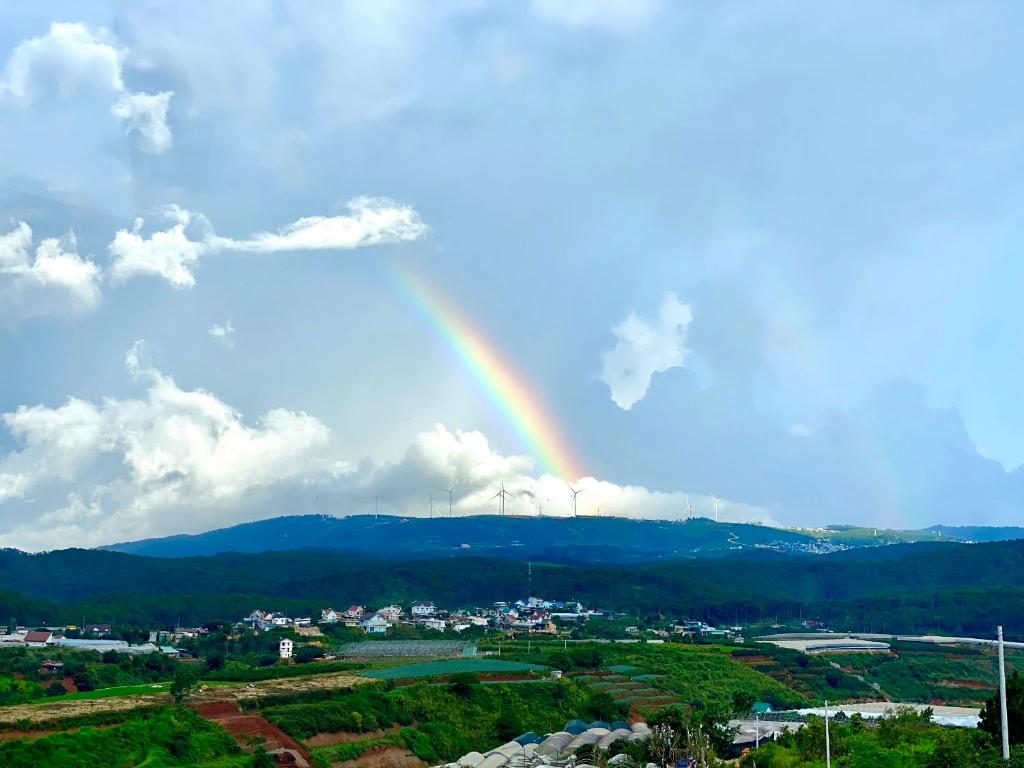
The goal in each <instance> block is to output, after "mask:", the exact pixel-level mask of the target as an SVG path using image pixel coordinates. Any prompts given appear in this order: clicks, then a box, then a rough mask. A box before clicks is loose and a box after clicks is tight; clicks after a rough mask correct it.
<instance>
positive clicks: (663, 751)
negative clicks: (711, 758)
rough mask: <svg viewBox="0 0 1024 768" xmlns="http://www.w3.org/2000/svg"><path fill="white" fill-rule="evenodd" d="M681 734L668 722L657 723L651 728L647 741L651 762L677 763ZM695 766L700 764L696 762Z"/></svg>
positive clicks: (660, 763) (659, 763)
mask: <svg viewBox="0 0 1024 768" xmlns="http://www.w3.org/2000/svg"><path fill="white" fill-rule="evenodd" d="M680 742H681V738H680V734H679V733H678V732H677V731H675V730H674V729H673V728H672V726H670V725H667V724H662V725H656V726H654V727H653V728H652V729H651V736H650V739H648V742H647V752H648V754H649V755H650V758H651V762H653V763H657V764H658V765H675V764H676V762H677V761H678V760H679V754H680V751H681V743H680ZM694 765H695V766H698V765H700V764H699V763H695V764H694Z"/></svg>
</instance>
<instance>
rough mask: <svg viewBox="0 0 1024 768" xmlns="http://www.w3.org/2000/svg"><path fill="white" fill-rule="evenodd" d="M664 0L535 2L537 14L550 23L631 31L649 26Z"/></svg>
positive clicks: (536, 0)
mask: <svg viewBox="0 0 1024 768" xmlns="http://www.w3.org/2000/svg"><path fill="white" fill-rule="evenodd" d="M660 7H661V0H534V1H533V8H534V11H535V12H536V13H537V14H538V15H539V16H541V17H542V18H545V19H547V20H549V21H554V22H557V23H559V24H565V25H566V26H570V27H600V28H604V29H612V30H622V31H631V30H635V29H638V28H640V27H642V26H643V25H645V24H646V23H647V22H648V21H650V19H651V18H652V17H653V16H654V15H655V13H657V11H658V9H659V8H660Z"/></svg>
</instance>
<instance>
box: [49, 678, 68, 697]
mask: <svg viewBox="0 0 1024 768" xmlns="http://www.w3.org/2000/svg"><path fill="white" fill-rule="evenodd" d="M65 693H67V690H66V689H65V688H64V686H63V685H61V684H60V683H58V682H56V681H54V682H52V683H50V685H49V686H47V688H46V695H47V696H63V695H64V694H65Z"/></svg>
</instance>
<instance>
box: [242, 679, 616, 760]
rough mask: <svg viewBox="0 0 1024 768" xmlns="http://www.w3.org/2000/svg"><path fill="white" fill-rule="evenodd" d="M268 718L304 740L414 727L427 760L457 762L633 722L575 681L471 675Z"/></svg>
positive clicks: (300, 705)
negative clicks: (597, 724)
mask: <svg viewBox="0 0 1024 768" xmlns="http://www.w3.org/2000/svg"><path fill="white" fill-rule="evenodd" d="M262 714H263V716H264V717H266V718H267V719H268V720H270V721H271V722H273V723H274V724H275V725H278V726H279V727H280V728H282V729H283V730H284V731H286V732H287V733H289V734H291V735H292V736H294V737H296V738H309V737H311V736H314V735H315V734H317V733H333V732H338V731H346V732H353V733H368V732H370V731H376V730H379V729H387V728H391V727H393V726H395V725H399V726H404V727H409V728H411V727H412V726H413V725H414V724H415V728H412V729H411V731H410V732H409V733H406V734H405V735H404V736H403V737H402V739H403V744H405V745H406V746H407V747H408V748H409V749H411V750H412V751H413V752H414V753H415V754H416V755H417V756H419V757H421V758H422V759H424V760H427V761H428V762H429V761H434V762H436V761H438V760H454V759H456V758H458V757H460V756H461V755H463V754H465V753H466V752H470V751H473V750H475V749H481V748H487V747H488V745H492V746H493V745H497V744H500V743H503V742H505V741H508V740H509V739H512V738H515V737H516V736H519V735H521V734H523V733H525V732H526V731H530V730H533V731H537V732H550V731H556V730H559V729H560V728H562V727H563V726H564V725H565V723H566V722H567V721H568V720H571V719H573V718H577V717H579V718H584V719H602V720H614V719H618V718H621V717H623V716H624V715H625V710H624V708H623V707H621V706H619V705H616V704H615V703H614V702H613V701H612V700H611V698H610V697H608V696H607V695H604V694H601V693H599V692H597V691H592V690H589V689H587V688H585V687H584V686H581V685H577V684H575V683H573V682H571V681H568V680H561V681H551V682H537V683H530V684H528V685H516V684H486V685H485V684H480V683H477V682H475V681H474V680H473V679H472V678H469V677H468V676H464V677H460V678H459V679H456V680H454V681H453V682H451V683H450V684H448V685H446V686H438V685H431V684H426V683H418V684H415V685H410V686H407V687H400V688H395V687H393V686H390V685H388V684H387V683H377V684H372V685H362V686H359V687H357V688H356V689H354V690H351V691H342V692H329V693H318V694H316V695H311V696H310V695H306V696H296V697H292V701H291V703H282V702H281V700H280V699H279V700H278V701H276V702H269V703H268V705H264V706H263V708H262Z"/></svg>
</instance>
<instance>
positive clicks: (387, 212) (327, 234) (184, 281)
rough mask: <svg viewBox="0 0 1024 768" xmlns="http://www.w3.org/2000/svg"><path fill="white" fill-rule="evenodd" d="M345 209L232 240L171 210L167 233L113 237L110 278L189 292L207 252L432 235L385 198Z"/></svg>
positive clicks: (138, 226) (332, 246) (197, 217)
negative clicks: (153, 281) (146, 279)
mask: <svg viewBox="0 0 1024 768" xmlns="http://www.w3.org/2000/svg"><path fill="white" fill-rule="evenodd" d="M346 207H347V209H348V211H349V214H348V215H338V216H307V217H304V218H301V219H299V220H298V221H296V222H294V223H292V224H289V225H288V226H287V227H285V228H284V229H282V230H281V231H280V232H277V233H271V232H258V233H256V234H254V235H252V236H251V237H248V238H244V239H240V240H236V239H233V238H229V237H220V236H218V235H216V234H214V232H213V230H212V228H211V227H210V225H209V222H208V221H207V220H206V218H205V217H204V216H203V215H202V214H197V213H193V212H190V211H186V210H184V209H182V208H180V207H178V206H176V205H170V206H167V207H166V208H164V209H163V210H162V212H161V213H162V215H164V216H165V217H167V218H169V219H170V220H171V221H173V222H174V223H173V224H172V225H171V226H170V227H168V228H167V229H164V230H160V231H157V232H154V233H153V234H151V235H150V236H148V237H146V236H144V235H143V234H142V228H143V226H144V224H145V222H144V221H143V220H142V219H136V221H135V225H134V227H133V229H132V230H131V231H128V230H127V229H122V230H119V231H118V232H117V234H116V235H115V236H114V240H113V241H112V242H111V243H110V246H109V251H110V255H111V257H112V259H113V262H112V264H111V274H112V275H113V277H114V279H115V281H117V282H124V281H126V280H128V279H130V278H133V277H141V276H146V275H150V276H156V277H161V278H163V279H164V280H166V281H167V282H169V283H170V284H171V285H173V286H174V287H175V288H191V287H192V286H194V285H195V282H196V281H195V274H194V271H195V267H196V266H197V264H198V263H199V259H200V257H201V256H203V255H206V254H210V253H217V252H221V251H239V252H245V253H277V252H281V251H306V250H351V249H354V248H362V247H365V246H370V245H382V244H385V243H404V242H410V241H413V240H418V239H419V238H421V237H424V236H425V235H426V234H427V233H429V232H430V227H429V226H427V224H426V223H425V222H424V221H423V220H422V219H421V218H420V215H419V213H417V211H416V209H414V208H413V207H412V206H410V205H405V204H402V203H398V202H395V201H393V200H389V199H388V198H385V197H365V196H364V197H357V198H355V199H353V200H350V201H349V202H348V203H346ZM192 230H196V231H194V232H193V231H192Z"/></svg>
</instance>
